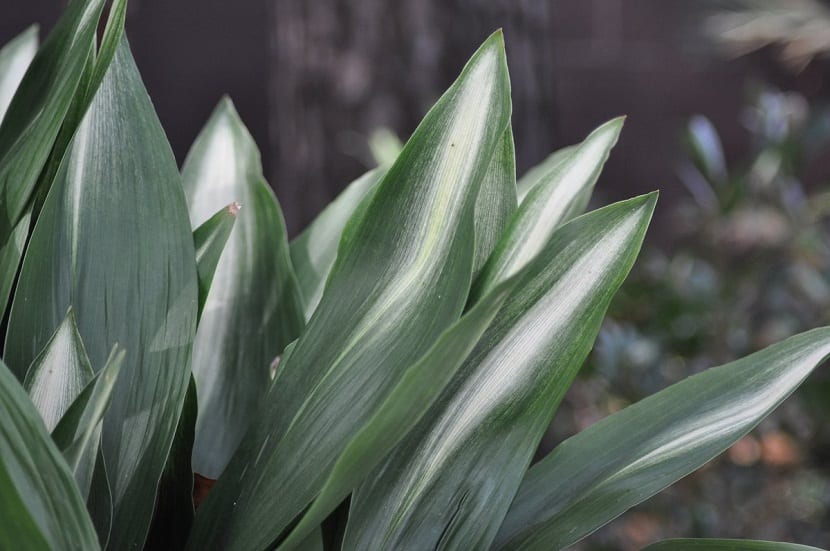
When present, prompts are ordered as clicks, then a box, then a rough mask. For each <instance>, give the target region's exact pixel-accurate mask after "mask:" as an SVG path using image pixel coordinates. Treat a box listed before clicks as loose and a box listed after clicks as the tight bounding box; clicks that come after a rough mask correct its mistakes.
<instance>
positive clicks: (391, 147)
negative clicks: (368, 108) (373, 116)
mask: <svg viewBox="0 0 830 551" xmlns="http://www.w3.org/2000/svg"><path fill="white" fill-rule="evenodd" d="M402 149H403V143H402V142H401V139H400V138H399V137H398V135H397V134H395V133H394V132H393V131H392V130H390V129H388V128H378V129H377V130H373V131H372V133H371V134H369V151H370V152H371V153H372V158H373V159H374V160H375V162H376V163H377V164H378V166H389V165H391V164H392V163H394V162H395V159H397V158H398V155H400V154H401V150H402Z"/></svg>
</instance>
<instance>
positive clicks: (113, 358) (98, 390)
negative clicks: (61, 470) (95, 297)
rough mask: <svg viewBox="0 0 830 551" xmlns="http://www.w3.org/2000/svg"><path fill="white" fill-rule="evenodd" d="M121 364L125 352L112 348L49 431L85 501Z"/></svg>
mask: <svg viewBox="0 0 830 551" xmlns="http://www.w3.org/2000/svg"><path fill="white" fill-rule="evenodd" d="M58 331H59V332H60V331H61V329H59V330H58ZM123 362H124V351H123V350H118V349H113V351H112V353H111V354H110V357H109V359H108V360H107V363H106V365H105V366H104V368H103V369H102V370H101V371H99V372H98V375H96V376H95V378H94V379H93V380H92V381H91V382H90V383H89V384H88V385H86V388H84V389H83V391H82V392H81V393H80V394H79V395H78V397H77V398H76V399H75V400H74V401H73V402H72V404H71V405H70V406H69V408H68V409H67V411H66V413H65V414H64V415H63V416H62V417H61V419H60V422H59V423H58V424H57V426H56V427H55V429H54V430H53V431H52V439H53V440H54V441H55V444H56V445H57V446H58V449H60V450H61V453H63V457H64V458H65V459H66V462H67V464H68V465H69V468H70V469H71V470H72V474H73V475H74V476H75V481H76V482H77V484H78V488H79V489H80V490H81V495H82V496H83V497H84V498H85V499H86V498H87V496H88V495H89V489H90V486H91V485H92V478H93V473H94V471H95V468H96V465H95V463H96V460H97V459H98V457H99V454H98V449H99V444H100V441H101V424H102V421H103V419H104V414H105V413H106V411H107V409H108V408H109V405H110V400H111V399H112V394H113V390H114V389H115V383H116V381H117V380H118V373H119V371H120V370H121V364H122V363H123ZM90 375H91V373H90ZM99 468H103V466H101V467H99Z"/></svg>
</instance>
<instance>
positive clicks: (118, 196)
mask: <svg viewBox="0 0 830 551" xmlns="http://www.w3.org/2000/svg"><path fill="white" fill-rule="evenodd" d="M78 4H80V2H75V3H73V4H71V6H75V5H78ZM69 306H72V308H73V310H74V312H75V316H76V318H77V322H78V328H79V331H80V334H81V336H82V338H83V341H84V345H85V347H86V350H87V353H88V354H89V358H90V361H91V363H92V366H93V368H95V369H100V368H101V367H103V365H104V364H105V362H106V360H107V358H108V355H109V353H110V350H111V349H112V347H113V345H114V344H115V343H118V344H120V345H121V346H122V347H123V348H124V349H125V350H127V351H128V355H127V357H126V358H125V360H124V364H123V367H122V369H121V374H120V376H119V378H118V382H117V383H116V388H115V393H114V397H113V399H112V404H111V406H110V409H109V411H108V412H107V414H106V416H105V418H104V429H103V448H104V455H105V457H106V461H107V468H108V471H109V474H110V480H111V482H112V493H113V503H114V518H113V528H112V535H111V539H110V547H112V548H115V549H122V548H129V547H135V546H140V545H141V544H142V543H143V541H144V537H145V534H146V530H147V527H148V525H149V522H150V518H151V515H152V510H153V503H154V501H155V491H156V484H157V483H158V480H159V476H160V475H161V471H162V469H163V467H164V462H165V459H166V457H167V454H168V452H169V450H170V445H171V440H172V438H173V433H174V431H175V428H176V422H177V420H178V418H179V412H180V411H181V408H182V403H183V401H184V396H185V390H186V387H187V381H188V377H189V369H188V366H189V364H190V352H191V345H192V340H193V336H194V333H195V328H196V309H197V279H196V263H195V254H194V248H193V238H192V235H191V232H190V227H189V224H188V223H187V210H186V206H185V201H184V194H183V193H182V189H181V184H180V179H179V174H178V169H177V167H176V163H175V159H174V158H173V154H172V152H171V151H170V146H169V145H168V143H167V141H166V138H165V136H164V132H163V130H162V128H161V125H160V124H159V121H158V118H157V117H156V115H155V112H154V111H153V107H152V104H151V102H150V100H149V98H148V96H147V93H146V91H145V90H144V87H143V84H142V83H141V78H140V77H139V75H138V70H137V68H136V67H135V63H134V61H133V59H132V56H131V54H130V51H129V47H128V46H127V44H126V42H122V44H121V45H120V46H119V48H118V52H117V53H116V55H115V59H114V61H113V63H112V65H111V67H110V70H109V72H108V73H107V75H106V77H105V78H104V81H103V83H102V84H101V87H100V89H99V90H98V93H97V94H96V96H95V99H94V101H93V103H92V105H91V107H90V109H89V112H88V113H87V115H86V117H85V118H84V122H83V123H82V125H81V127H80V128H79V129H78V132H77V133H76V135H75V137H74V139H73V142H72V145H71V147H70V149H69V151H68V152H67V155H66V158H65V159H64V162H63V163H62V165H61V169H60V171H59V173H58V176H57V178H56V180H55V184H54V185H53V187H52V190H51V191H50V192H49V195H48V197H47V199H46V202H45V204H44V206H43V211H42V214H41V217H40V218H39V220H38V223H37V225H36V227H35V229H34V232H33V234H32V238H31V243H30V245H29V249H28V251H27V254H26V258H25V260H24V263H23V268H22V271H21V276H20V281H19V284H18V288H17V291H16V294H15V299H14V304H13V306H12V313H11V318H10V322H9V332H8V338H7V340H6V351H5V353H6V356H5V358H6V360H7V362H8V363H9V364H11V365H12V366H13V368H14V369H15V370H16V372H17V373H20V370H22V369H25V366H26V365H28V363H29V362H30V361H31V359H32V358H33V357H34V355H35V354H36V353H37V351H39V350H40V349H41V348H42V347H43V345H44V344H45V342H46V340H47V339H48V337H49V335H51V334H52V332H53V331H54V330H55V328H56V327H57V325H58V324H59V322H60V320H61V317H59V316H62V313H63V312H65V311H66V309H67V308H68V307H69Z"/></svg>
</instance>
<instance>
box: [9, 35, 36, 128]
mask: <svg viewBox="0 0 830 551" xmlns="http://www.w3.org/2000/svg"><path fill="white" fill-rule="evenodd" d="M37 36H38V27H37V25H33V26H31V27H29V28H28V29H26V30H25V31H23V32H22V33H20V34H19V35H17V36H16V37H14V38H13V39H12V40H10V41H9V43H8V44H6V45H5V46H3V49H1V50H0V121H2V120H3V115H5V114H6V110H7V109H8V108H9V103H11V101H12V97H13V96H14V92H15V91H16V90H17V87H18V86H19V85H20V81H21V80H22V79H23V75H24V74H26V69H28V68H29V64H30V63H31V62H32V58H34V57H35V53H37V44H38V38H37Z"/></svg>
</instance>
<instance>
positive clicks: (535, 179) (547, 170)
mask: <svg viewBox="0 0 830 551" xmlns="http://www.w3.org/2000/svg"><path fill="white" fill-rule="evenodd" d="M576 148H577V146H576V145H569V146H567V147H563V148H562V149H557V150H556V151H554V152H553V153H551V154H550V155H548V156H547V157H545V159H544V160H543V161H542V162H541V163H539V164H538V165H536V166H534V167H533V168H531V169H530V170H528V171H527V172H525V173H524V175H522V177H521V178H519V181H518V182H516V195H517V196H518V199H519V204H522V202H524V200H525V197H527V194H528V193H530V190H531V189H533V188H534V187H536V184H538V183H540V182H544V181H547V179H548V175H549V174H551V172H553V170H554V169H556V167H557V166H558V165H559V164H561V163H562V161H564V160H565V159H567V158H568V157H570V156H571V155H572V154H573V152H574V150H575V149H576Z"/></svg>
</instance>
